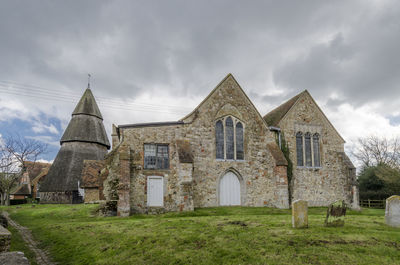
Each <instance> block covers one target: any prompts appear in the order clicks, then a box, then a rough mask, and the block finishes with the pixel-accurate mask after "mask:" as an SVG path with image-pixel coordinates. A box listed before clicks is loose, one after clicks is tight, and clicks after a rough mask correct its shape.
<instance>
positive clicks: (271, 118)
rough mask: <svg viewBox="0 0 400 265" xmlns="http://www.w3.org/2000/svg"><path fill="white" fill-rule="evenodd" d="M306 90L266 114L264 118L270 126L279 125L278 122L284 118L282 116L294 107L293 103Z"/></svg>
mask: <svg viewBox="0 0 400 265" xmlns="http://www.w3.org/2000/svg"><path fill="white" fill-rule="evenodd" d="M305 92H306V91H303V92H301V93H300V94H298V95H296V96H294V97H292V98H291V99H289V100H288V101H286V102H285V103H283V104H281V105H280V106H278V107H277V108H275V109H273V110H271V111H270V112H268V113H267V114H266V115H265V116H264V120H265V121H266V122H267V124H268V125H269V126H278V123H279V122H280V121H281V120H282V118H283V117H284V116H285V115H286V113H288V111H289V110H290V109H291V108H292V107H293V105H294V104H295V103H296V102H297V100H298V99H299V98H300V96H301V95H302V94H303V93H305Z"/></svg>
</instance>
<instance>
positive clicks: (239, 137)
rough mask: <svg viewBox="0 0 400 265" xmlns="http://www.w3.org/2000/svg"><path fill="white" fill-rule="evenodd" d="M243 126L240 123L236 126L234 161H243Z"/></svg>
mask: <svg viewBox="0 0 400 265" xmlns="http://www.w3.org/2000/svg"><path fill="white" fill-rule="evenodd" d="M243 158H244V156H243V125H242V123H241V122H238V123H237V124H236V159H238V160H243Z"/></svg>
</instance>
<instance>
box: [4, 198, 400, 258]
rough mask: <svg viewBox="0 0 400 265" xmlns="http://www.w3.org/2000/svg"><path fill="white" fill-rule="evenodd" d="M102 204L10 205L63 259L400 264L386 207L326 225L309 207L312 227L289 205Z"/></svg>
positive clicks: (399, 246)
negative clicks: (165, 207) (150, 208)
mask: <svg viewBox="0 0 400 265" xmlns="http://www.w3.org/2000/svg"><path fill="white" fill-rule="evenodd" d="M96 207H97V205H37V206H36V207H34V208H32V207H31V206H30V205H24V206H22V207H21V208H18V209H17V208H16V207H15V206H11V207H8V208H2V209H6V210H8V211H9V212H10V214H11V218H13V219H14V220H16V221H17V222H19V223H20V224H21V225H23V226H27V227H29V228H30V229H31V230H32V232H33V235H34V237H35V238H36V239H37V240H39V241H40V242H41V243H40V244H41V247H43V248H46V249H48V250H49V251H50V253H51V256H52V257H53V259H54V261H56V262H59V263H60V264H170V263H173V264H188V263H192V264H218V263H223V264H379V265H382V264H400V229H396V228H391V227H388V226H386V225H385V220H384V210H375V209H364V210H363V211H362V212H361V213H359V212H353V211H349V212H348V215H347V216H346V224H345V226H344V227H339V228H332V227H324V226H323V223H324V217H325V213H326V209H325V208H310V209H309V226H310V228H308V229H293V228H291V212H290V210H279V209H271V208H245V207H221V208H204V209H197V210H195V211H194V212H188V213H167V214H163V215H135V216H131V217H128V218H120V217H106V218H105V217H96V216H93V215H92V212H93V211H94V210H95V209H96Z"/></svg>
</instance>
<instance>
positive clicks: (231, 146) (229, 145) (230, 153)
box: [225, 117, 235, 159]
mask: <svg viewBox="0 0 400 265" xmlns="http://www.w3.org/2000/svg"><path fill="white" fill-rule="evenodd" d="M225 133H226V159H234V158H235V157H234V152H235V143H234V132H233V121H232V118H231V117H228V118H227V119H226V121H225Z"/></svg>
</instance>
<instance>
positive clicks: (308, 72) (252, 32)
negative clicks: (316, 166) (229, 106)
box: [0, 0, 400, 118]
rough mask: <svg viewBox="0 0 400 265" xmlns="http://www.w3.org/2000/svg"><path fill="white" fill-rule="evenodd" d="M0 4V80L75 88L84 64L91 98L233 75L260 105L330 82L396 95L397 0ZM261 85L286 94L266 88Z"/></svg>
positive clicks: (184, 91)
mask: <svg viewBox="0 0 400 265" xmlns="http://www.w3.org/2000/svg"><path fill="white" fill-rule="evenodd" d="M0 5H1V7H0V34H1V35H0V36H1V41H0V58H2V60H1V61H0V80H16V81H20V82H23V83H28V84H36V85H40V86H43V87H46V88H59V89H64V88H70V89H71V90H73V91H74V92H77V93H78V92H81V91H82V90H83V89H84V88H85V85H86V84H85V82H86V73H87V72H90V73H92V74H93V81H92V87H93V89H95V90H96V95H97V96H104V97H110V98H120V99H133V98H135V97H136V96H137V95H139V94H140V93H143V92H148V93H153V94H154V93H157V92H158V90H159V89H160V88H163V89H168V92H169V93H171V94H172V95H179V96H181V97H197V96H205V95H206V94H207V93H208V92H209V91H210V90H211V89H212V88H213V87H214V86H215V85H217V83H218V82H219V81H220V80H221V79H222V78H223V77H224V76H225V75H226V74H227V73H229V72H232V73H233V74H234V75H235V77H237V79H238V81H239V82H240V83H241V85H242V86H243V88H244V89H245V91H246V92H248V93H249V95H250V97H251V98H252V99H253V100H255V101H257V102H258V103H259V104H263V103H264V104H265V105H266V106H267V105H268V106H277V105H278V104H279V103H281V102H282V101H284V100H285V99H287V98H289V97H290V96H293V95H295V94H297V93H299V92H301V91H302V90H304V89H309V90H310V91H311V93H312V94H313V95H314V96H316V97H317V98H322V97H324V96H326V95H327V93H328V92H331V91H335V90H337V91H338V92H340V93H341V94H343V95H345V97H346V100H347V101H351V102H352V103H354V104H364V103H366V102H368V101H369V100H371V99H372V98H373V99H374V100H376V99H380V100H390V99H391V98H393V94H395V95H398V94H397V93H398V92H396V91H394V90H396V88H397V84H398V83H399V82H398V81H399V80H398V79H399V76H400V75H399V74H398V69H399V67H398V62H399V61H400V58H399V56H400V55H399V53H398V52H397V50H398V47H399V46H400V45H399V44H400V43H399V38H400V37H399V36H398V34H396V33H397V32H400V31H399V30H400V28H399V25H400V19H399V17H400V16H399V14H398V11H399V8H398V7H393V6H391V8H389V7H388V6H387V7H383V8H382V10H381V11H379V10H375V9H374V7H373V5H368V4H365V3H364V2H363V1H361V2H356V1H354V2H349V1H334V2H326V1H279V2H278V1H251V2H248V3H247V2H246V3H244V2H243V1H228V0H221V1H183V0H182V1H178V0H176V1H40V2H36V1H35V2H33V1H3V2H2V3H1V4H0ZM327 36H330V38H331V40H330V41H325V42H323V41H321V39H326V38H327ZM293 58H295V59H293ZM270 84H272V86H276V87H275V88H279V89H281V90H283V91H284V92H283V93H282V94H280V95H278V96H266V95H267V94H268V93H267V92H268V91H269V89H272V88H271V87H269V86H270ZM377 88H379V93H378V94H377V92H376V90H377ZM397 90H398V91H400V90H399V89H397ZM169 104H170V105H173V103H169ZM329 104H340V102H332V101H331V102H330V103H329ZM261 111H264V110H261ZM67 118H69V117H67Z"/></svg>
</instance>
